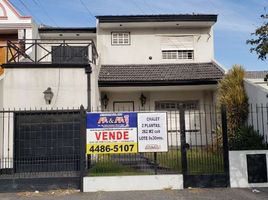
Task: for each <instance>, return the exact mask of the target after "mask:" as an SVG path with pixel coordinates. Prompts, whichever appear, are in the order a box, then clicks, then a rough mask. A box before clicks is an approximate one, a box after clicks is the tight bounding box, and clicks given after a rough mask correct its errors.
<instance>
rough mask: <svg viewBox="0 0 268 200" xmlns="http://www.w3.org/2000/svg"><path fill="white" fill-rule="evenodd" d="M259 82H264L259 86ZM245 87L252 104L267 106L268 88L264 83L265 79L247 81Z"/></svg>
mask: <svg viewBox="0 0 268 200" xmlns="http://www.w3.org/2000/svg"><path fill="white" fill-rule="evenodd" d="M258 82H262V84H258ZM244 85H245V89H246V92H247V95H248V101H249V103H250V104H255V105H256V104H263V105H266V104H267V103H268V97H267V95H268V86H267V83H264V81H263V79H259V80H258V79H257V80H245V81H244Z"/></svg>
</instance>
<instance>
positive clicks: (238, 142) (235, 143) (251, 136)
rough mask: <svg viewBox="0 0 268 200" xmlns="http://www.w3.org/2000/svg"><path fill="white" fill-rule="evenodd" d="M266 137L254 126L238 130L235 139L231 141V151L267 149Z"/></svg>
mask: <svg viewBox="0 0 268 200" xmlns="http://www.w3.org/2000/svg"><path fill="white" fill-rule="evenodd" d="M267 148H268V146H267V144H266V143H265V140H264V137H263V136H262V135H260V134H259V133H258V132H257V131H255V130H254V128H253V127H252V126H242V127H240V128H238V129H237V131H236V133H235V135H234V137H232V138H231V139H229V149H230V150H257V149H267Z"/></svg>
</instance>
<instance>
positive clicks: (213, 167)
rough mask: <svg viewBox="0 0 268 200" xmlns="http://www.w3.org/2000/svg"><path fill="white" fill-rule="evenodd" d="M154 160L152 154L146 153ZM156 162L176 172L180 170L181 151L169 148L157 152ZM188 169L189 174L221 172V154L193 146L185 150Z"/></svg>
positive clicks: (222, 169)
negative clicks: (164, 151) (163, 151)
mask: <svg viewBox="0 0 268 200" xmlns="http://www.w3.org/2000/svg"><path fill="white" fill-rule="evenodd" d="M146 156H147V157H148V158H149V159H150V160H154V155H153V154H148V155H146ZM156 160H157V163H158V165H159V166H160V167H164V168H169V169H171V170H174V171H176V172H178V173H181V172H182V166H181V151H180V150H178V149H170V150H169V151H168V152H166V153H157V158H156ZM187 164H188V171H189V173H191V174H195V173H196V174H198V173H204V174H212V173H221V172H223V171H224V168H223V156H222V153H221V152H213V151H211V150H209V149H205V148H195V149H191V150H188V151H187Z"/></svg>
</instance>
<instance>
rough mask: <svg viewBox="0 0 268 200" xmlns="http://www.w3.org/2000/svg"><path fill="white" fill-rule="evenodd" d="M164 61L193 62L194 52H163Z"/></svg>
mask: <svg viewBox="0 0 268 200" xmlns="http://www.w3.org/2000/svg"><path fill="white" fill-rule="evenodd" d="M162 59H165V60H166V59H175V60H193V59H194V50H162Z"/></svg>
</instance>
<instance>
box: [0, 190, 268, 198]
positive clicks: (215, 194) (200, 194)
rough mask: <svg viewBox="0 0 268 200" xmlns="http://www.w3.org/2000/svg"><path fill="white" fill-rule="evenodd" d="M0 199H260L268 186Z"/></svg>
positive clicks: (32, 194)
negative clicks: (259, 187) (255, 189)
mask: <svg viewBox="0 0 268 200" xmlns="http://www.w3.org/2000/svg"><path fill="white" fill-rule="evenodd" d="M0 199H1V200H25V199H31V200H54V199H57V200H63V199H64V200H90V199H92V200H124V199H126V200H162V199H163V200H196V199H201V200H211V199H217V200H229V199H230V200H231V199H232V200H235V199H237V200H251V199H252V200H253V199H254V200H255V199H256V200H262V199H268V188H261V189H257V191H253V189H230V188H217V189H186V190H177V191H171V190H164V191H146V192H144V191H143V192H141V191H138V192H97V193H80V192H79V191H76V190H58V191H49V192H22V193H1V194H0Z"/></svg>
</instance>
